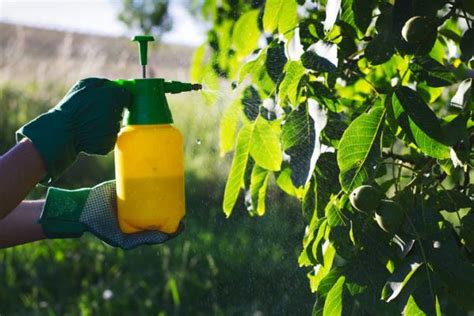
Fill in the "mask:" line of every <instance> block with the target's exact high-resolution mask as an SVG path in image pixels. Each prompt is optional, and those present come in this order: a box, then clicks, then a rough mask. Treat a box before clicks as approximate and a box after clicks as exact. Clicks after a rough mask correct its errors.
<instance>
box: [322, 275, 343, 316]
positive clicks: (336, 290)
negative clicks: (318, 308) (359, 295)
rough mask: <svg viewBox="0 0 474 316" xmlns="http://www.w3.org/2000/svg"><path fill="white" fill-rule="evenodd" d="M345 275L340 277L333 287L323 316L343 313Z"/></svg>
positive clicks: (327, 298)
mask: <svg viewBox="0 0 474 316" xmlns="http://www.w3.org/2000/svg"><path fill="white" fill-rule="evenodd" d="M345 281H346V278H345V277H344V276H341V277H339V279H338V280H337V282H336V284H334V286H333V287H332V288H331V290H330V291H329V293H328V296H327V297H326V302H325V303H324V311H323V316H337V315H342V304H343V291H344V282H345Z"/></svg>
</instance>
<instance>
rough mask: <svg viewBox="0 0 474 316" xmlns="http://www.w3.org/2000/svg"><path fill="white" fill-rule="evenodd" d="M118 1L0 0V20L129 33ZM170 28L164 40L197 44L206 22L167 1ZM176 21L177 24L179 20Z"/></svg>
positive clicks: (174, 0)
mask: <svg viewBox="0 0 474 316" xmlns="http://www.w3.org/2000/svg"><path fill="white" fill-rule="evenodd" d="M119 8H120V0H0V22H8V23H18V24H24V25H29V26H37V27H43V28H52V29H59V30H67V31H78V32H82V33H93V34H101V35H110V36H120V35H126V36H131V35H132V34H130V32H129V31H127V30H126V28H125V27H124V26H123V25H122V23H121V22H119V21H118V20H117V15H118V11H119ZM169 13H170V15H171V17H172V19H173V22H174V23H173V29H172V30H171V31H169V32H168V33H166V34H165V35H164V37H163V41H165V42H168V43H175V44H185V45H192V46H197V45H199V44H202V43H203V42H204V40H205V25H204V24H203V23H202V22H199V21H197V20H196V18H195V17H192V16H191V15H190V13H189V12H188V10H187V9H186V8H185V6H184V3H183V1H182V0H170V7H169ZM178 21H179V23H178Z"/></svg>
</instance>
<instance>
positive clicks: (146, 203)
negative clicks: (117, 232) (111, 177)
mask: <svg viewBox="0 0 474 316" xmlns="http://www.w3.org/2000/svg"><path fill="white" fill-rule="evenodd" d="M115 175H116V179H117V207H118V221H119V225H120V229H121V230H122V231H123V232H124V233H135V232H138V231H142V230H149V229H153V230H156V229H158V230H160V231H162V232H165V233H173V232H175V231H176V230H177V228H178V226H179V223H180V221H181V219H182V218H183V217H184V214H185V205H184V161H183V140H182V136H181V133H180V132H179V131H178V130H177V129H176V128H174V127H172V126H171V125H131V126H126V127H124V128H123V129H122V130H121V131H120V133H119V136H118V139H117V144H116V147H115Z"/></svg>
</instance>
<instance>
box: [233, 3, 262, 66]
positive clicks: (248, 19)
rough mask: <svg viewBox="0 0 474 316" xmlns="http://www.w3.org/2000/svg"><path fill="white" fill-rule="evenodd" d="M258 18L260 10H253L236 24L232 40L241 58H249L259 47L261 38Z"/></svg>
mask: <svg viewBox="0 0 474 316" xmlns="http://www.w3.org/2000/svg"><path fill="white" fill-rule="evenodd" d="M257 18H258V10H251V11H248V12H246V13H244V14H243V15H242V16H241V17H240V18H239V19H238V20H237V22H236V23H235V26H234V30H233V35H232V39H233V43H234V47H235V49H236V51H237V56H238V57H240V58H243V57H245V56H247V55H248V54H250V53H251V52H253V51H254V49H255V48H256V47H257V42H258V39H259V38H260V31H259V29H258V24H257Z"/></svg>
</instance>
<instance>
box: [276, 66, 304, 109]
mask: <svg viewBox="0 0 474 316" xmlns="http://www.w3.org/2000/svg"><path fill="white" fill-rule="evenodd" d="M304 73H305V68H304V67H303V65H302V64H301V62H300V61H290V62H288V63H287V64H286V65H285V76H284V77H283V80H282V81H281V83H280V86H279V88H278V98H279V99H280V102H283V101H284V100H285V98H287V97H288V100H289V101H290V104H291V105H292V106H293V107H296V106H297V105H298V99H297V98H298V85H299V83H300V80H301V78H302V77H303V75H304Z"/></svg>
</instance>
